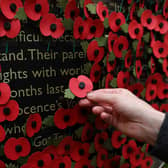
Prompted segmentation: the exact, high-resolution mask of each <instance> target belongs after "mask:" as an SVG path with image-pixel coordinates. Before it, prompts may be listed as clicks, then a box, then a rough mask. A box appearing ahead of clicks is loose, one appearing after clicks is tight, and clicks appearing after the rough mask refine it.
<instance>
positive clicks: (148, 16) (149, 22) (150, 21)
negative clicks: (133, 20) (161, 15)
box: [141, 10, 157, 30]
mask: <svg viewBox="0 0 168 168" xmlns="http://www.w3.org/2000/svg"><path fill="white" fill-rule="evenodd" d="M141 24H142V25H143V26H144V27H146V28H148V29H149V30H153V29H155V27H156V25H157V19H156V16H154V15H153V14H152V11H151V10H145V11H144V12H143V13H142V15H141Z"/></svg>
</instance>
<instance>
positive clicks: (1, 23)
mask: <svg viewBox="0 0 168 168" xmlns="http://www.w3.org/2000/svg"><path fill="white" fill-rule="evenodd" d="M1 2H2V1H1ZM3 2H5V1H3ZM20 30H21V24H20V21H19V20H18V19H12V20H8V19H7V18H5V17H4V16H2V15H0V37H3V36H7V37H8V38H15V37H16V36H17V35H18V34H19V32H20Z"/></svg>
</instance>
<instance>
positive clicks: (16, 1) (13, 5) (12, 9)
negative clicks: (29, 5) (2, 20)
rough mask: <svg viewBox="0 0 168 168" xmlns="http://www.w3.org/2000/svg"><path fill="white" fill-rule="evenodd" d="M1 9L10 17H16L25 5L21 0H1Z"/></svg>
mask: <svg viewBox="0 0 168 168" xmlns="http://www.w3.org/2000/svg"><path fill="white" fill-rule="evenodd" d="M0 6H1V11H2V13H3V14H4V16H5V17H6V18H8V19H14V17H15V15H16V12H17V11H18V10H19V8H22V7H23V4H22V1H21V0H5V1H4V0H2V1H0Z"/></svg>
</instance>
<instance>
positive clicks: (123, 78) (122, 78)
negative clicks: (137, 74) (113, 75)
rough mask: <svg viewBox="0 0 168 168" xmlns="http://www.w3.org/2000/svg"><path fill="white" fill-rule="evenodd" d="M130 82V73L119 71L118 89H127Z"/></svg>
mask: <svg viewBox="0 0 168 168" xmlns="http://www.w3.org/2000/svg"><path fill="white" fill-rule="evenodd" d="M129 82H130V73H129V72H128V71H126V72H124V71H120V72H119V73H118V75H117V86H118V88H127V87H128V86H129Z"/></svg>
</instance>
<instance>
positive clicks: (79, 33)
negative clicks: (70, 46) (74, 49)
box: [73, 16, 89, 40]
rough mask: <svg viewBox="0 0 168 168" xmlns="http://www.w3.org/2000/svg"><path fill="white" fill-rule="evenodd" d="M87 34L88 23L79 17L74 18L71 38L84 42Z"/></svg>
mask: <svg viewBox="0 0 168 168" xmlns="http://www.w3.org/2000/svg"><path fill="white" fill-rule="evenodd" d="M88 32H89V26H88V22H87V21H84V20H83V19H82V18H81V17H79V16H78V17H77V18H75V21H74V26H73V36H74V38H75V39H81V40H84V39H86V38H87V34H88Z"/></svg>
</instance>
